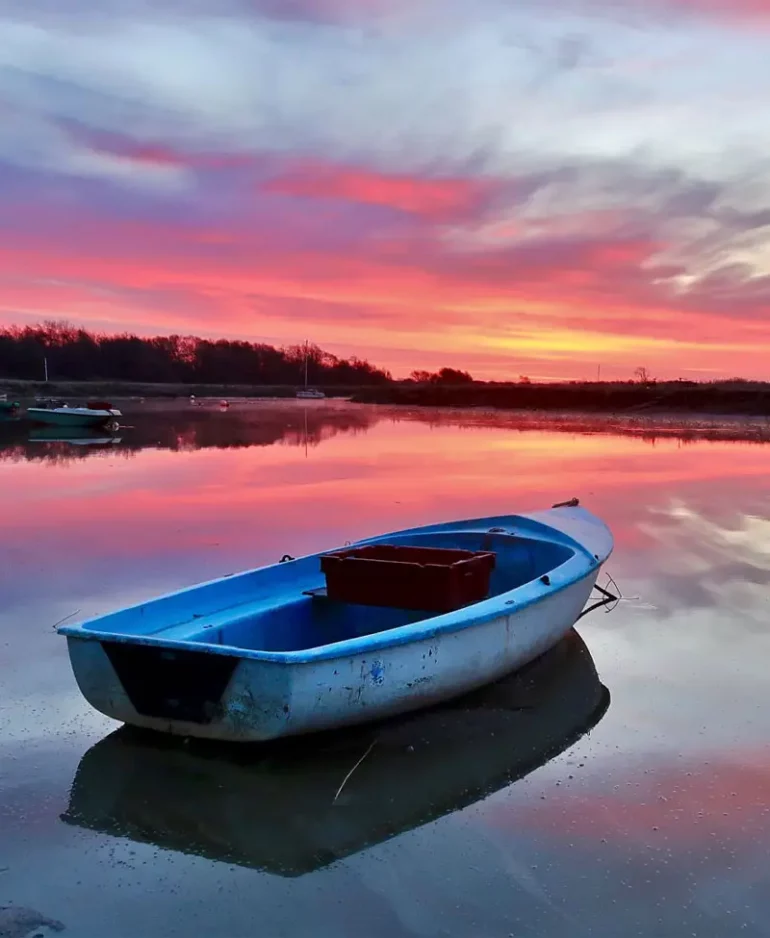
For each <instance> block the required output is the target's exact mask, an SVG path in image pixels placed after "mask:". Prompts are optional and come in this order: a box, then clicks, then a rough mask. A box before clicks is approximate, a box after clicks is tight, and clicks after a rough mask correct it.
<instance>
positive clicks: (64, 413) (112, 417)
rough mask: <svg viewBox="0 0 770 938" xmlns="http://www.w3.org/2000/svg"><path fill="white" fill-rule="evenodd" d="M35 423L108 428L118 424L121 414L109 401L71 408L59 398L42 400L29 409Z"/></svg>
mask: <svg viewBox="0 0 770 938" xmlns="http://www.w3.org/2000/svg"><path fill="white" fill-rule="evenodd" d="M27 416H28V417H29V419H30V420H32V421H33V422H34V423H41V424H45V425H48V426H55V427H106V426H109V425H111V424H117V422H118V417H121V416H122V414H121V412H120V411H119V410H118V409H117V408H115V407H113V406H112V404H110V403H109V402H108V401H89V402H88V404H86V406H85V407H70V405H69V404H68V403H67V402H66V401H63V400H59V399H58V398H41V399H38V400H36V401H35V406H34V407H28V408H27Z"/></svg>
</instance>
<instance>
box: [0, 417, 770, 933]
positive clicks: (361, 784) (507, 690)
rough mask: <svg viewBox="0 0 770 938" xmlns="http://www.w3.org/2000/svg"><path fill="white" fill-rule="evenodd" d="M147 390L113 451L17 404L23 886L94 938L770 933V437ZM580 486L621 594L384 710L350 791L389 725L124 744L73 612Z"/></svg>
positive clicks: (7, 661) (7, 525) (9, 670)
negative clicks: (191, 400)
mask: <svg viewBox="0 0 770 938" xmlns="http://www.w3.org/2000/svg"><path fill="white" fill-rule="evenodd" d="M125 410H126V411H127V416H126V418H125V419H126V423H128V424H130V427H129V428H127V429H125V430H123V431H122V435H121V440H120V442H113V443H100V442H98V441H96V440H80V441H77V442H66V441H57V440H55V439H50V438H45V435H44V434H39V435H38V437H37V438H31V437H30V435H29V434H24V435H22V437H21V438H20V437H19V435H18V433H17V432H16V431H14V430H13V429H9V427H8V426H7V425H6V426H4V427H3V426H0V583H1V584H2V597H1V599H2V603H0V906H3V905H12V906H14V907H24V908H26V909H27V910H34V911H35V912H36V913H38V914H39V916H41V917H44V918H47V919H51V920H57V921H60V922H62V923H64V925H65V926H66V931H65V932H64V934H65V935H69V934H71V935H73V936H82V938H86V936H88V938H97V936H98V938H104V936H111V938H123V936H125V938H136V936H140V935H142V936H144V935H147V936H154V935H157V936H167V935H169V936H170V935H184V936H190V935H212V936H220V935H221V936H227V938H241V936H243V938H246V936H254V935H260V936H269V938H280V936H286V938H294V936H307V938H326V936H329V938H347V936H356V938H360V936H364V938H370V936H371V938H380V936H382V938H401V936H410V938H412V936H426V938H428V936H430V938H433V936H442V938H443V936H453V938H454V936H458V938H500V936H508V935H515V936H517V938H518V936H553V935H566V934H569V935H575V936H578V935H606V936H608V938H610V936H611V938H616V936H618V935H620V934H622V935H644V936H656V938H661V936H669V935H670V936H677V938H678V936H682V935H685V936H688V935H697V936H701V935H703V936H733V935H746V936H754V935H757V936H758V935H768V934H770V872H769V870H770V865H769V863H768V861H770V726H769V725H768V716H767V714H768V706H769V705H770V682H769V681H768V668H770V629H769V627H768V622H769V621H770V618H769V616H768V613H769V612H770V590H769V589H768V584H769V581H770V486H769V485H768V476H769V475H770V445H766V444H765V443H763V440H765V439H767V438H768V436H769V434H768V426H767V425H756V424H753V425H747V424H742V423H737V422H736V423H733V424H729V425H719V424H713V425H712V424H709V423H708V422H707V423H705V424H704V425H702V426H700V427H697V428H695V429H693V427H692V426H691V425H690V426H688V427H678V426H677V425H676V424H675V423H672V422H658V423H657V424H645V423H643V422H641V421H634V422H629V421H624V422H619V421H609V422H600V423H597V422H591V421H590V420H587V419H586V420H581V419H577V418H573V419H570V420H563V421H561V422H538V421H537V420H535V419H534V418H531V417H528V418H525V419H523V420H522V421H520V422H519V423H518V424H517V422H516V419H515V418H513V417H502V416H484V415H468V414H465V415H460V414H441V415H439V414H428V413H423V414H419V413H417V412H414V413H410V412H403V411H389V410H387V409H367V408H356V407H353V406H352V405H346V404H324V403H321V404H318V405H316V404H310V405H304V406H303V405H301V404H299V403H298V402H293V401H291V402H287V403H285V404H261V405H236V406H235V407H233V408H231V410H230V412H228V413H220V412H219V411H218V409H217V408H216V407H208V408H200V409H191V408H189V407H187V406H177V407H176V408H172V409H168V408H166V409H164V408H162V407H160V406H159V405H154V406H149V405H148V406H145V407H142V408H139V407H137V408H136V412H132V411H131V409H130V408H129V407H126V408H125ZM575 495H576V496H578V497H580V499H581V501H582V502H583V503H584V504H585V505H586V506H587V507H589V508H590V509H592V510H594V511H595V512H597V513H598V514H600V515H601V516H602V517H603V518H604V519H605V520H606V521H607V522H608V523H609V524H610V526H611V527H612V529H613V531H614V533H615V537H616V552H615V554H614V556H613V558H611V560H610V563H609V565H608V567H607V570H608V572H609V573H611V574H612V576H613V577H614V578H615V580H616V581H617V582H618V584H619V586H620V588H621V590H622V592H623V596H624V599H623V601H622V602H621V603H620V604H619V606H618V607H617V608H616V609H615V610H614V612H612V613H611V614H609V615H608V614H605V613H604V612H602V611H599V612H596V613H592V614H591V615H590V616H588V617H587V618H585V619H583V620H582V621H581V623H580V624H579V628H578V632H579V637H578V636H577V635H573V636H572V637H571V638H570V639H569V640H568V641H567V642H565V643H564V644H563V645H562V646H559V648H557V649H555V650H554V652H553V653H552V654H551V655H549V656H546V658H545V659H544V660H543V661H542V662H540V663H539V664H538V666H537V667H536V668H534V669H530V672H528V673H526V674H524V675H520V676H518V677H516V678H513V679H511V680H509V681H507V682H504V683H503V685H501V686H500V687H498V688H496V689H495V690H494V692H492V691H490V692H488V693H482V694H481V695H477V697H476V698H474V699H473V700H471V701H466V702H464V703H463V704H462V706H460V707H458V708H454V709H450V710H447V711H443V712H441V711H440V712H438V713H433V714H428V715H423V717H422V718H420V719H418V720H416V721H412V722H410V721H407V722H406V723H397V724H395V725H393V726H392V727H390V728H388V729H387V730H386V731H384V735H383V736H382V738H381V739H379V740H378V743H377V745H376V746H375V748H374V749H373V750H371V754H370V755H369V756H368V757H367V758H366V760H365V761H364V762H363V763H362V764H361V766H360V767H359V768H358V769H357V770H356V772H355V773H354V774H353V775H352V776H351V778H350V780H349V782H348V783H347V784H346V786H345V787H344V789H343V791H342V793H341V794H340V796H339V798H338V799H337V801H336V802H335V801H334V797H335V792H336V791H337V789H338V787H339V785H340V783H341V782H342V780H343V778H344V777H345V775H346V774H347V772H348V771H349V769H350V768H352V766H353V765H354V764H355V762H356V761H357V760H358V759H359V758H360V756H361V755H363V753H364V752H366V750H367V747H368V745H369V741H370V737H369V736H367V731H366V730H363V731H362V732H360V733H353V734H348V735H347V736H344V737H337V738H333V739H332V740H331V741H328V740H327V741H324V742H323V743H319V742H317V741H314V742H308V743H306V744H303V745H302V746H301V747H300V748H297V747H296V746H295V747H283V748H281V747H274V748H272V749H266V750H265V751H260V752H257V753H256V754H255V753H253V752H252V753H251V754H249V755H242V756H241V757H240V758H238V759H236V758H227V759H225V758H223V757H222V756H221V754H219V753H217V752H213V753H212V752H211V751H209V750H205V749H204V750H199V749H196V748H195V747H192V748H185V747H180V746H175V747H167V746H153V745H150V744H149V743H148V742H147V741H146V740H142V739H140V740H137V739H136V738H135V737H133V736H131V734H128V735H126V734H125V733H124V732H119V733H117V734H115V730H116V728H117V724H115V723H113V722H112V721H110V720H108V719H106V718H104V717H102V716H100V715H99V714H98V713H95V712H93V711H92V710H90V709H89V707H88V705H87V704H86V703H85V701H84V700H83V699H82V698H81V696H80V695H79V693H78V691H77V689H76V686H75V684H74V681H73V678H72V674H71V671H70V667H69V662H68V658H67V654H66V646H65V643H64V640H63V639H61V638H60V637H58V636H57V635H56V634H55V632H54V631H53V626H54V625H55V624H56V623H57V622H58V621H60V620H62V619H63V618H65V617H67V616H72V617H73V621H74V620H75V619H77V618H80V617H84V616H87V615H93V614H97V613H101V612H103V611H106V610H109V609H112V608H115V607H119V606H123V605H125V604H127V603H132V602H136V601H138V600H141V599H144V598H148V597H151V596H153V595H155V594H157V593H158V592H160V591H165V590H171V589H174V588H177V587H181V586H184V585H187V584H191V583H193V582H195V581H198V580H200V579H204V578H210V577H215V576H219V575H221V574H225V573H230V572H233V571H236V570H240V569H243V568H246V567H250V566H257V565H260V564H264V563H267V562H272V561H275V560H277V559H278V558H280V557H281V555H283V554H284V553H290V554H293V555H297V554H302V553H306V552H310V551H315V550H320V549H324V548H328V547H334V546H338V545H339V544H342V543H343V542H345V541H347V540H352V539H355V538H358V537H362V536H365V535H371V534H375V533H378V532H380V531H383V530H389V529H393V528H396V527H402V526H407V525H412V524H420V523H424V522H430V521H436V520H442V519H450V518H459V517H463V516H468V515H479V514H495V513H499V512H504V511H518V510H529V509H534V508H540V507H543V506H548V505H550V504H552V503H553V502H555V501H560V500H563V499H567V498H570V497H572V496H575ZM603 581H604V579H603V578H602V579H601V580H600V582H603ZM111 734H114V735H111ZM581 734H583V735H581ZM549 756H550V757H551V758H549ZM24 914H25V913H21V912H19V911H18V910H16V911H9V910H7V909H6V910H5V911H3V910H2V909H0V936H3V938H9V936H13V938H21V936H23V935H26V934H29V933H30V932H31V931H32V930H33V929H34V927H35V926H36V922H35V921H34V920H33V917H31V914H29V913H28V915H29V917H28V918H26V919H25V918H24Z"/></svg>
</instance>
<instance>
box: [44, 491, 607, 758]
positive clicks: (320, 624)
mask: <svg viewBox="0 0 770 938" xmlns="http://www.w3.org/2000/svg"><path fill="white" fill-rule="evenodd" d="M375 548H376V550H375ZM612 548H613V539H612V535H611V533H610V531H609V529H608V528H607V527H606V526H605V524H604V523H603V522H602V521H600V520H599V519H598V518H596V517H595V516H594V515H592V514H591V513H590V512H588V511H586V510H585V509H583V508H580V507H579V506H578V505H577V504H576V503H575V502H574V501H573V502H571V503H566V504H563V505H560V506H555V507H554V508H552V509H549V510H547V511H541V512H535V513H532V514H526V515H508V516H502V517H492V518H477V519H472V520H465V521H457V522H449V523H444V524H436V525H429V526H426V527H421V528H412V529H409V530H405V531H400V532H396V533H393V534H389V535H383V536H380V537H377V538H371V539H368V540H366V541H359V542H358V543H357V544H354V545H352V546H351V547H350V548H346V549H343V550H340V551H333V552H324V553H322V554H312V555H310V556H306V557H303V558H300V559H294V558H289V557H285V558H284V559H283V561H281V562H278V563H275V564H272V565H269V566H266V567H261V568H258V569H255V570H251V571H247V572H244V573H241V574H238V575H233V576H228V577H221V578H219V579H217V580H213V581H211V582H208V583H204V584H201V585H196V586H192V587H189V588H186V589H183V590H180V591H178V592H175V593H171V594H169V595H166V596H162V597H159V598H157V599H153V600H151V601H149V602H145V603H141V604H138V605H135V606H131V607H129V608H126V609H123V610H120V611H117V612H113V613H109V614H107V615H104V616H101V617H99V618H96V619H91V620H89V621H86V622H82V623H80V624H77V625H64V626H61V627H60V628H59V630H58V631H59V632H60V634H62V635H64V636H66V638H67V642H68V649H69V655H70V661H71V664H72V668H73V671H74V674H75V678H76V680H77V683H78V685H79V687H80V690H81V692H82V693H83V695H84V696H85V698H86V699H87V700H88V701H89V703H90V704H91V705H92V706H93V707H95V708H96V709H97V710H100V711H101V712H102V713H104V714H106V715H107V716H110V717H112V718H114V719H116V720H120V721H121V722H124V723H128V724H132V725H135V726H140V727H145V728H148V729H155V730H160V731H162V732H167V733H172V734H175V735H182V736H194V737H203V738H209V739H224V740H233V741H254V740H266V739H273V738H277V737H282V736H292V735H296V734H300V733H307V732H313V731H318V730H327V729H333V728H336V727H340V726H346V725H351V724H356V723H364V722H368V721H370V720H378V719H381V718H384V717H388V716H392V715H394V714H398V713H404V712H407V711H410V710H415V709H418V708H421V707H424V706H427V705H430V704H435V703H438V702H440V701H443V700H447V699H450V698H452V697H455V696H458V695H460V694H463V693H466V692H469V691H471V690H474V689H476V688H478V687H481V686H483V685H484V684H487V683H489V682H491V681H495V680H498V679H499V678H501V677H503V676H504V675H506V674H508V673H510V672H512V671H514V670H515V669H517V668H519V667H521V666H522V665H524V664H526V663H527V662H529V661H532V660H533V659H534V658H536V657H538V656H539V655H541V654H542V653H543V652H545V651H546V650H547V649H549V648H551V647H552V646H553V645H555V644H556V643H557V642H558V641H559V640H560V639H561V638H562V637H563V636H564V635H566V634H567V632H568V631H569V630H570V628H571V627H572V626H573V625H574V623H575V622H576V621H577V619H578V618H579V617H580V616H581V614H582V612H583V610H584V607H585V605H586V603H587V601H588V599H589V598H590V596H591V593H592V590H593V588H594V586H595V584H596V579H597V576H598V574H599V571H600V569H601V567H602V565H603V564H604V562H605V561H606V560H607V558H608V557H609V555H610V553H611V552H612ZM394 549H395V551H396V556H398V550H400V551H401V552H402V553H404V554H405V555H406V560H405V561H399V560H398V559H395V560H394V559H393V554H394ZM378 551H379V553H378ZM420 551H423V552H426V553H427V554H428V555H429V556H430V560H429V562H428V563H427V564H421V563H416V562H415V561H414V558H415V556H419V553H420ZM442 552H444V554H443V555H442ZM442 556H445V557H446V558H447V559H446V560H442V559H440V558H442ZM490 557H491V559H490ZM436 558H439V559H436ZM284 561H285V562H284ZM340 563H342V564H344V565H345V566H344V567H343V571H342V574H341V573H340V570H339V569H335V564H337V565H339V564H340ZM324 568H325V569H326V573H324ZM362 583H363V584H364V585H365V588H363V587H362ZM367 591H368V592H367ZM388 596H391V597H392V599H390V600H389V599H388Z"/></svg>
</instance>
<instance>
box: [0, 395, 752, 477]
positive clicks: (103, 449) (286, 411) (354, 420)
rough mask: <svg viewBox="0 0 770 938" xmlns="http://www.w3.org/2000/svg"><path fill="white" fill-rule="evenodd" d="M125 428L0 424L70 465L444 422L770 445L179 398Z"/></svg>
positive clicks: (731, 429)
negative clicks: (158, 452)
mask: <svg viewBox="0 0 770 938" xmlns="http://www.w3.org/2000/svg"><path fill="white" fill-rule="evenodd" d="M122 409H123V414H124V417H123V424H124V425H123V426H121V428H120V429H119V430H118V431H117V433H116V434H114V435H110V434H107V433H105V432H103V431H98V430H84V429H77V428H71V429H64V428H57V427H34V426H31V425H30V424H29V423H28V422H27V421H25V420H24V419H18V420H5V421H2V422H0V460H4V461H10V462H19V461H30V462H48V463H51V464H66V463H68V462H75V461H77V460H81V459H86V458H99V457H102V458H106V457H109V458H114V457H121V458H124V459H130V458H132V457H133V456H134V455H135V454H136V453H137V452H139V451H140V450H143V449H148V448H151V449H161V450H169V451H173V452H189V451H192V450H198V449H210V448H214V449H244V448H248V447H260V446H261V447H268V446H289V447H298V448H299V447H302V448H304V449H305V450H306V451H309V450H311V449H314V448H316V447H318V446H320V445H321V444H322V443H324V442H325V441H328V440H331V439H333V438H334V437H337V436H339V435H341V434H342V435H346V436H356V435H363V434H366V433H368V432H369V431H370V430H371V429H372V428H373V427H375V426H377V425H378V424H381V423H387V424H390V425H397V424H412V425H414V424H415V423H418V424H421V425H422V426H423V427H424V428H425V430H426V432H429V431H430V430H432V429H439V428H456V429H461V430H468V431H473V430H487V431H488V430H495V429H498V430H501V431H508V432H520V433H527V432H530V433H531V432H541V433H543V432H548V433H570V434H574V435H578V436H596V435H599V436H623V437H634V438H636V439H638V440H640V441H642V442H644V443H646V444H648V445H650V446H655V445H656V444H658V443H660V442H664V441H667V442H670V441H675V442H677V443H678V444H679V445H682V446H686V445H693V444H696V443H708V442H715V443H716V442H731V443H744V444H754V445H763V444H766V443H768V442H770V421H767V420H756V419H752V420H749V419H738V418H736V419H734V420H729V419H727V420H725V419H719V420H717V419H714V420H709V419H698V420H688V419H681V418H675V417H670V418H665V417H663V418H660V417H656V418H647V419H644V418H625V417H617V418H613V417H596V416H593V415H580V414H568V415H563V416H558V417H557V416H552V415H547V416H543V415H539V414H531V413H529V414H511V413H501V412H479V413H470V414H469V413H468V411H435V410H429V409H423V408H397V407H393V408H389V407H377V406H365V405H346V404H341V403H339V402H337V403H330V404H320V405H311V406H301V405H299V404H297V403H294V402H289V403H287V402H260V403H259V404H238V405H235V406H232V407H230V408H229V409H225V408H221V407H219V406H218V405H217V404H212V403H208V404H205V405H203V406H192V405H190V404H187V403H186V402H185V403H177V404H176V405H173V406H170V405H169V404H166V403H150V404H147V405H139V404H135V405H134V406H133V407H132V406H131V405H130V404H129V405H125V404H124V405H122Z"/></svg>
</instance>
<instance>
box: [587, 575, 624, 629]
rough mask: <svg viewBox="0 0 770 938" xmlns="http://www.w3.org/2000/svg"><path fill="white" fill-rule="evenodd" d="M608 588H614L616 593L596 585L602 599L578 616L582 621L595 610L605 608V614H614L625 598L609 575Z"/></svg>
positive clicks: (595, 587)
mask: <svg viewBox="0 0 770 938" xmlns="http://www.w3.org/2000/svg"><path fill="white" fill-rule="evenodd" d="M607 586H612V588H613V589H614V590H615V593H611V592H610V591H609V590H608V589H606V588H605V587H603V586H599V585H598V584H597V583H594V589H595V590H596V591H597V593H601V596H602V598H601V599H599V600H597V601H596V602H595V603H593V604H592V605H591V606H589V607H588V608H587V609H584V610H583V611H582V612H581V613H580V615H579V616H578V619H582V618H583V616H587V615H588V613H589V612H593V611H594V609H601V608H602V607H605V612H612V610H613V609H614V608H615V607H616V606H617V604H618V603H619V602H620V600H621V599H622V598H623V595H622V593H621V592H620V588H619V587H618V584H617V583H616V582H615V580H613V578H612V577H611V576H610V574H609V573H608V574H607ZM576 621H577V620H576Z"/></svg>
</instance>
